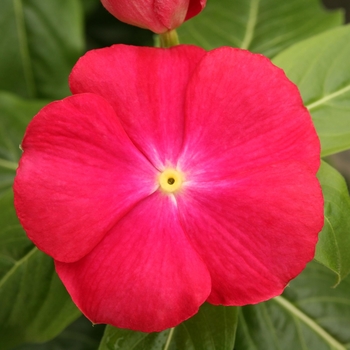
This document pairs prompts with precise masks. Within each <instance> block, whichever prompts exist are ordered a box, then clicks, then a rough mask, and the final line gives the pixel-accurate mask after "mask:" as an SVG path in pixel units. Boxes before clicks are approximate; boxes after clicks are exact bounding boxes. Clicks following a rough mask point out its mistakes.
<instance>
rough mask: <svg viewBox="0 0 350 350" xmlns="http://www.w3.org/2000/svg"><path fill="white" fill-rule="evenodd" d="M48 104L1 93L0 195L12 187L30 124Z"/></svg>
mask: <svg viewBox="0 0 350 350" xmlns="http://www.w3.org/2000/svg"><path fill="white" fill-rule="evenodd" d="M46 103H47V101H46V100H45V101H44V100H24V99H20V98H18V97H16V96H14V95H11V94H8V93H3V92H2V93H0V195H1V193H2V192H3V191H6V190H7V189H8V188H10V187H11V186H12V183H13V177H14V175H15V170H16V168H17V163H18V160H19V158H20V156H21V150H20V148H19V145H20V143H21V141H22V138H23V135H24V131H25V129H26V127H27V125H28V123H29V121H30V120H31V119H32V117H33V116H34V115H35V114H36V113H37V112H38V111H39V109H40V108H42V107H43V106H44V105H45V104H46Z"/></svg>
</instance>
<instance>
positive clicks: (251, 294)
mask: <svg viewBox="0 0 350 350" xmlns="http://www.w3.org/2000/svg"><path fill="white" fill-rule="evenodd" d="M177 202H178V208H179V213H180V217H181V222H182V225H183V227H184V230H185V231H186V233H187V235H188V236H189V238H190V240H191V242H192V243H193V244H194V246H195V248H196V249H197V250H198V252H199V254H200V255H201V256H202V258H203V260H204V261H205V263H206V265H207V267H208V269H209V271H210V274H211V278H212V292H211V295H210V296H209V298H208V301H209V302H211V303H213V304H224V305H245V304H250V303H258V302H261V301H264V300H267V299H269V298H271V297H274V296H276V295H279V294H280V293H282V291H283V289H284V288H285V286H286V285H287V283H288V282H289V281H290V280H291V279H292V278H294V277H295V276H296V275H297V274H299V273H300V272H301V271H302V269H303V268H304V267H305V265H306V263H307V262H309V261H310V260H311V259H312V258H313V256H314V249H315V245H316V242H317V236H318V233H319V232H320V231H321V229H322V226H323V199H322V193H321V188H320V185H319V183H318V182H317V180H316V179H315V176H314V175H313V174H312V172H310V170H309V169H308V168H307V167H306V166H304V165H302V164H300V163H289V162H286V163H278V164H275V165H271V166H267V167H261V168H257V169H255V170H252V169H250V170H249V171H246V172H241V173H237V174H236V175H235V176H234V177H233V178H231V179H226V180H224V181H220V182H218V183H216V184H215V183H207V182H205V181H204V182H203V183H196V185H195V186H192V185H190V184H188V186H187V188H186V190H185V191H183V194H182V195H180V196H178V197H177Z"/></svg>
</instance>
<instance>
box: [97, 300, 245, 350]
mask: <svg viewBox="0 0 350 350" xmlns="http://www.w3.org/2000/svg"><path fill="white" fill-rule="evenodd" d="M238 310H239V309H238V308H234V307H223V306H213V305H210V304H204V305H202V307H201V308H200V310H199V312H198V314H197V315H195V316H194V317H192V318H190V319H189V320H187V321H185V322H183V323H181V324H180V325H179V326H177V327H175V328H171V329H167V330H165V331H163V332H160V333H141V332H133V331H129V330H125V329H117V328H114V327H111V326H107V328H106V331H105V334H104V337H103V339H102V342H101V345H100V347H99V350H116V349H118V350H144V349H147V350H218V349H220V350H232V348H233V345H234V341H235V333H236V326H237V315H238Z"/></svg>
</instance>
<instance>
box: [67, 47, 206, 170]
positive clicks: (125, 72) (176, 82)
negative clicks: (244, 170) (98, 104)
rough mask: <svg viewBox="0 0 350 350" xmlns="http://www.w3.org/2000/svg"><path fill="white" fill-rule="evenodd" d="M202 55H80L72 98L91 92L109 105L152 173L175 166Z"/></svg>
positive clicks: (117, 50)
mask: <svg viewBox="0 0 350 350" xmlns="http://www.w3.org/2000/svg"><path fill="white" fill-rule="evenodd" d="M204 55H205V51H204V50H203V49H200V48H198V47H195V46H179V47H174V48H171V49H154V48H146V47H142V48H140V47H139V48H138V47H131V46H124V45H115V46H112V47H110V48H106V49H100V50H94V51H90V52H88V53H87V54H86V55H85V56H83V57H82V58H81V59H80V60H79V61H78V63H77V64H76V66H75V67H74V69H73V71H72V74H71V76H70V86H71V90H72V92H73V93H82V92H92V93H95V94H99V95H101V96H103V97H104V98H106V99H107V100H108V101H109V102H110V103H111V104H112V106H113V108H114V109H115V111H116V112H117V114H118V117H119V118H120V120H121V123H122V125H123V127H124V129H125V130H126V132H127V134H128V135H129V137H130V138H131V139H132V141H133V142H134V143H135V145H137V147H138V148H139V149H140V150H141V151H142V152H143V153H144V154H145V155H146V157H147V158H148V159H150V161H151V162H152V163H153V164H154V166H155V167H157V168H163V167H164V165H165V163H176V161H177V157H178V153H179V151H180V148H181V145H182V140H183V129H184V119H185V111H184V101H185V100H184V96H185V91H186V87H187V84H188V81H189V79H190V77H191V75H192V73H193V71H194V69H195V68H196V66H197V64H198V62H199V61H200V59H201V58H202V57H203V56H204Z"/></svg>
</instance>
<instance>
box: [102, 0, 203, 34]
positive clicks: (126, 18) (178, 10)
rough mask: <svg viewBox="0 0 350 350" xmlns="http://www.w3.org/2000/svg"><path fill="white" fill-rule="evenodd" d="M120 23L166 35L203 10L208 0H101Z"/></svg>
mask: <svg viewBox="0 0 350 350" xmlns="http://www.w3.org/2000/svg"><path fill="white" fill-rule="evenodd" d="M101 2H102V4H103V6H104V7H105V8H106V9H107V10H108V11H109V12H110V13H111V14H112V15H113V16H115V17H117V18H118V19H119V20H120V21H123V22H126V23H129V24H132V25H135V26H138V27H141V28H147V29H150V30H152V31H153V32H155V33H164V32H166V31H168V30H171V29H175V28H177V27H179V26H180V25H181V24H182V23H183V22H184V21H186V20H188V19H190V18H192V17H194V16H196V15H197V14H198V13H199V12H201V11H202V10H203V8H204V7H205V5H206V2H207V1H206V0H132V1H131V0H101Z"/></svg>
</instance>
